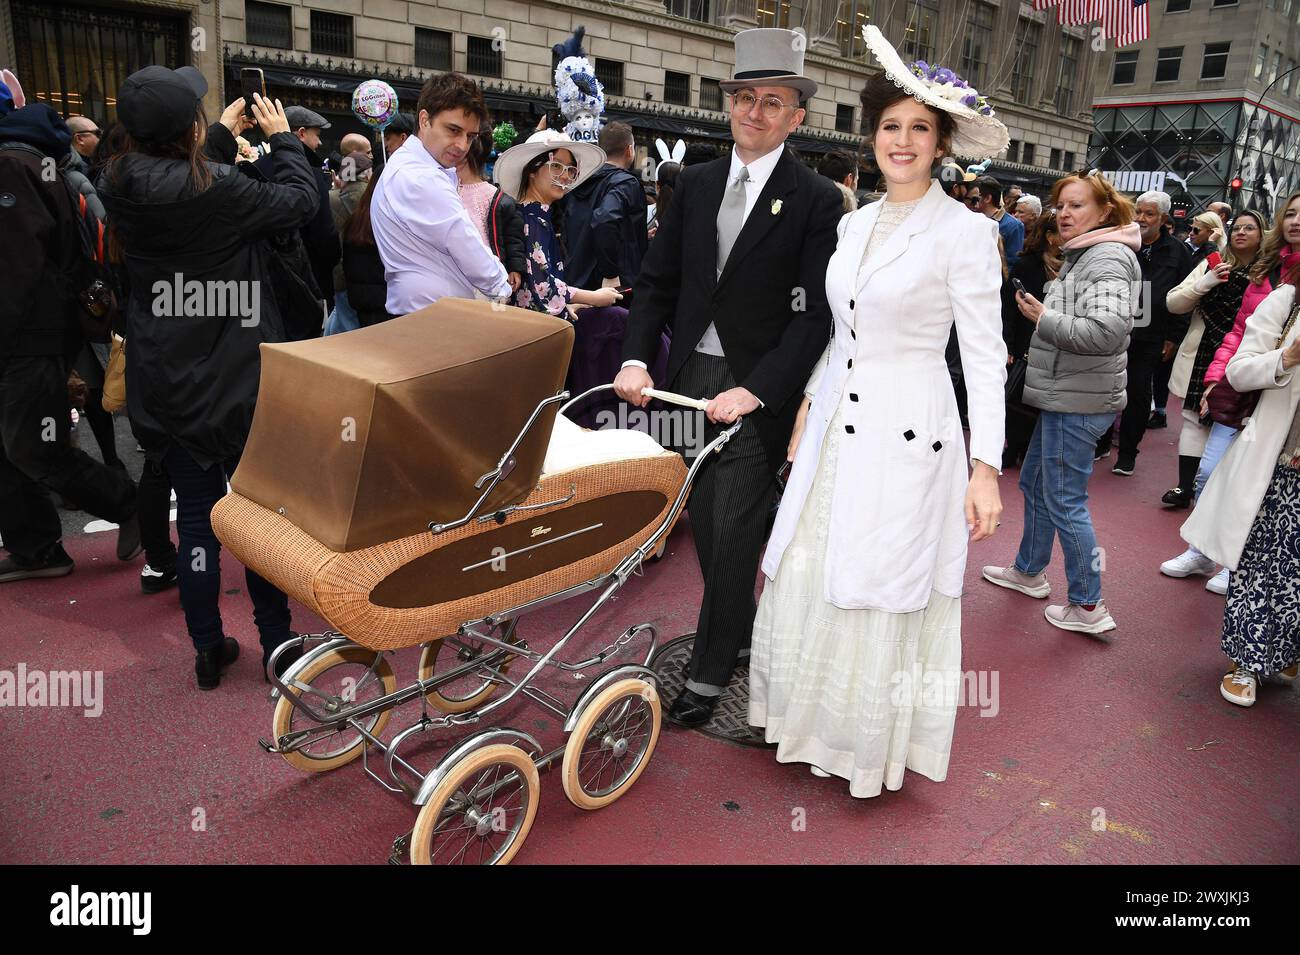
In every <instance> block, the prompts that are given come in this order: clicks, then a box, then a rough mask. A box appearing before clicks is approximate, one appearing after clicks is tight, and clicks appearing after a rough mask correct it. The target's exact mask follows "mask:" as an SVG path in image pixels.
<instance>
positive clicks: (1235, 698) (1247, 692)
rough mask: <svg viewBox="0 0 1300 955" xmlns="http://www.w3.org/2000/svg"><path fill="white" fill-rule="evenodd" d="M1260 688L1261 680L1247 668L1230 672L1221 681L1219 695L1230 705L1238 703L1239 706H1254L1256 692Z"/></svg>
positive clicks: (1239, 668) (1238, 668)
mask: <svg viewBox="0 0 1300 955" xmlns="http://www.w3.org/2000/svg"><path fill="white" fill-rule="evenodd" d="M1258 687H1259V680H1258V679H1257V678H1256V677H1255V674H1254V673H1252V672H1250V671H1249V670H1247V669H1246V668H1245V667H1237V668H1235V669H1233V670H1229V671H1228V672H1227V673H1225V674H1224V675H1223V679H1222V680H1220V681H1219V693H1220V694H1222V696H1223V698H1224V699H1225V700H1227V701H1228V702H1229V703H1236V704H1237V705H1238V706H1254V705H1255V691H1256V689H1257V688H1258Z"/></svg>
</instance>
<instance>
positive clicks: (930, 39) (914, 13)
mask: <svg viewBox="0 0 1300 955" xmlns="http://www.w3.org/2000/svg"><path fill="white" fill-rule="evenodd" d="M938 30H939V0H916V3H915V4H913V5H912V6H911V7H910V8H909V10H908V14H907V30H906V39H905V40H904V41H903V59H904V60H905V61H907V62H911V61H913V60H925V61H926V62H929V61H930V60H932V59H934V41H935V37H936V35H937V34H938Z"/></svg>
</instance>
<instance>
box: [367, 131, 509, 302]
mask: <svg viewBox="0 0 1300 955" xmlns="http://www.w3.org/2000/svg"><path fill="white" fill-rule="evenodd" d="M456 186H457V182H456V170H455V169H453V168H448V167H447V166H444V165H442V164H441V163H439V162H438V161H437V160H436V159H434V158H433V156H431V155H430V154H429V151H428V150H427V149H425V148H424V144H423V143H422V142H420V139H419V137H417V136H412V137H410V138H409V139H407V141H406V142H404V143H403V144H402V145H401V147H400V148H398V149H397V150H396V151H395V152H394V153H393V155H392V156H390V157H389V158H388V162H387V164H386V165H385V166H384V170H383V172H382V173H381V174H380V177H379V182H378V183H377V184H376V185H375V194H374V196H373V197H372V199H371V203H370V224H371V227H372V228H373V229H374V233H375V245H377V246H378V247H379V257H380V258H381V259H382V260H383V263H384V279H385V281H387V283H388V298H387V301H386V302H385V308H386V309H387V310H388V313H389V314H390V315H406V314H409V313H410V312H414V311H415V310H416V309H419V308H423V307H424V306H426V305H430V304H432V303H433V302H436V301H437V300H438V299H440V298H444V297H448V296H452V297H456V298H474V293H475V292H476V291H477V292H481V293H482V294H483V295H486V296H488V297H489V298H499V297H504V296H508V295H510V281H509V276H508V275H507V274H506V270H505V266H503V265H502V264H501V261H500V260H499V259H498V258H497V257H496V256H495V255H493V254H492V250H491V249H489V248H488V247H487V246H486V245H485V244H484V243H483V239H482V236H481V235H480V234H479V230H478V229H476V228H475V227H474V223H473V222H471V221H470V218H469V213H468V212H466V211H465V204H464V203H463V202H461V199H460V195H459V194H458V192H457V188H456Z"/></svg>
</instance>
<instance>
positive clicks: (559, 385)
mask: <svg viewBox="0 0 1300 955" xmlns="http://www.w3.org/2000/svg"><path fill="white" fill-rule="evenodd" d="M572 348H573V328H572V326H571V325H570V324H569V323H568V322H566V321H564V320H562V319H558V318H555V317H553V316H550V315H545V314H542V313H539V312H532V311H526V310H524V309H519V308H513V307H510V306H503V305H496V304H493V303H490V302H476V301H469V300H466V299H449V298H445V299H441V300H439V301H438V302H436V303H435V304H433V305H430V306H428V307H427V308H422V309H420V310H419V311H418V312H413V313H412V314H410V315H406V316H404V317H402V318H396V319H393V320H392V321H388V322H384V323H382V324H380V325H375V326H372V327H370V328H362V329H358V330H356V331H351V332H348V333H347V334H345V335H332V336H329V337H328V338H318V339H313V340H309V341H302V342H293V343H289V344H282V345H263V346H262V376H261V386H260V392H259V395H258V399H257V411H256V413H255V415H254V417H253V427H252V432H251V434H250V435H249V439H248V444H247V446H246V448H245V451H244V455H243V458H242V459H241V461H240V464H239V468H238V470H236V472H235V474H234V477H233V478H232V479H231V482H230V483H231V488H232V490H233V491H234V492H235V493H236V494H238V495H240V496H242V497H243V498H246V499H248V500H249V501H252V502H255V503H257V504H260V505H261V506H262V507H264V508H266V509H268V510H270V511H272V512H275V513H276V514H279V515H281V516H283V517H284V518H285V519H286V520H287V521H289V523H291V524H293V525H294V526H295V527H297V528H299V529H300V530H301V531H303V532H304V533H305V534H306V535H307V536H308V537H310V538H313V539H314V540H316V541H319V542H320V543H321V544H323V545H324V546H325V547H326V548H328V549H329V550H331V551H336V552H345V551H352V550H357V549H359V548H364V547H369V546H372V545H376V544H380V543H384V542H388V541H394V540H397V539H400V538H405V537H408V536H410V535H412V534H416V533H419V532H421V531H424V530H426V529H427V525H428V523H429V522H430V521H436V522H439V523H448V522H452V521H456V520H458V519H460V518H461V517H463V516H464V515H465V514H466V513H467V512H468V511H469V509H470V508H471V507H472V506H473V504H474V502H475V501H476V500H477V499H478V497H479V495H480V494H481V493H482V491H481V489H480V488H476V487H475V482H476V481H477V480H478V479H479V478H480V477H482V476H483V475H484V474H487V473H488V472H490V471H492V470H493V469H494V468H495V467H496V466H497V464H498V462H499V461H500V459H501V456H502V454H503V453H504V452H505V451H506V450H507V449H508V448H509V447H510V444H511V442H512V441H514V439H515V438H516V436H517V435H518V434H519V432H520V430H521V429H522V428H523V426H524V424H525V423H526V422H527V421H528V418H529V416H530V415H531V414H532V413H533V411H534V410H535V409H536V407H537V406H538V404H539V403H540V402H541V401H543V400H545V399H546V398H549V397H551V396H553V395H555V394H557V393H558V392H560V391H561V390H562V389H563V387H564V377H565V371H566V369H567V367H568V363H569V354H570V352H571V350H572ZM556 407H557V406H556V405H554V404H552V405H549V406H547V408H546V409H545V411H544V412H543V413H542V415H541V416H540V417H539V419H538V420H537V422H536V423H535V424H534V426H533V427H532V428H531V429H530V430H529V432H528V434H527V436H526V437H525V438H524V440H523V442H522V443H521V445H520V447H519V448H518V450H517V452H516V454H515V459H516V464H515V467H514V470H513V471H512V472H511V473H510V474H509V476H508V477H506V478H505V479H504V480H503V481H502V482H501V483H500V484H499V485H498V486H497V488H496V490H495V491H494V492H493V493H492V495H491V496H490V497H489V498H488V500H487V501H486V502H484V504H483V507H482V508H481V510H482V512H491V511H492V510H495V509H497V508H501V507H506V506H509V505H511V504H515V503H517V502H519V501H521V500H522V499H524V498H525V497H527V496H528V495H529V493H530V492H532V491H533V490H534V488H535V487H536V486H537V481H538V476H539V475H540V473H541V470H542V461H543V459H544V457H545V455H546V446H547V441H548V440H549V438H550V434H551V428H552V424H553V422H554V419H555V412H556Z"/></svg>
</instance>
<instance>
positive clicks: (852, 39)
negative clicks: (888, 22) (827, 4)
mask: <svg viewBox="0 0 1300 955" xmlns="http://www.w3.org/2000/svg"><path fill="white" fill-rule="evenodd" d="M881 3H882V0H843V3H842V4H841V6H840V10H839V14H838V16H837V19H836V21H835V40H836V42H837V43H838V44H839V47H840V55H841V56H845V57H848V58H849V59H850V60H856V59H858V58H859V57H861V56H864V55H865V54H866V52H867V45H866V43H865V42H864V41H863V39H862V28H863V27H864V26H866V25H867V24H868V23H874V24H875V25H876V26H880V22H879V20H877V19H875V17H877V16H878V13H877V8H878V7H879V6H880V4H881ZM882 29H883V28H882Z"/></svg>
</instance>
